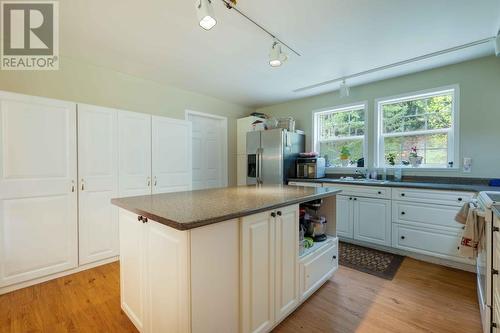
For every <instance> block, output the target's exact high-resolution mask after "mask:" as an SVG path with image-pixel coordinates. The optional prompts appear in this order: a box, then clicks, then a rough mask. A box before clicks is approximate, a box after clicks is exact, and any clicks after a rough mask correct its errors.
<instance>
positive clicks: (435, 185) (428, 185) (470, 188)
mask: <svg viewBox="0 0 500 333" xmlns="http://www.w3.org/2000/svg"><path fill="white" fill-rule="evenodd" d="M288 181H294V182H313V183H332V184H349V185H360V186H382V187H406V188H421V189H432V190H449V191H465V192H481V191H500V187H494V186H488V185H484V184H477V183H471V184H466V183H458V184H457V183H440V182H429V181H425V182H415V181H402V182H395V181H387V182H385V183H363V182H360V181H346V180H342V181H340V180H339V179H336V178H319V179H299V178H293V179H289V180H288Z"/></svg>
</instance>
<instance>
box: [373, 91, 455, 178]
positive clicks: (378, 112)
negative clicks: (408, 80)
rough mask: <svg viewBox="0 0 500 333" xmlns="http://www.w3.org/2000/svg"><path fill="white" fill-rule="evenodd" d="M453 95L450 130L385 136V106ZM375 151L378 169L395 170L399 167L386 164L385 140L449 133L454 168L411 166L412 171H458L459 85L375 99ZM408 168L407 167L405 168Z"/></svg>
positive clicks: (451, 160) (450, 155) (450, 152)
mask: <svg viewBox="0 0 500 333" xmlns="http://www.w3.org/2000/svg"><path fill="white" fill-rule="evenodd" d="M450 92H451V94H452V95H453V100H452V110H451V112H452V114H451V121H452V125H451V128H450V129H435V130H423V131H411V132H403V133H394V134H391V133H389V134H383V133H382V131H383V120H382V106H383V105H385V104H391V103H397V102H404V101H410V100H415V99H420V98H426V97H434V96H442V95H445V94H448V93H450ZM374 110H375V117H374V119H375V122H374V123H375V131H374V133H375V140H374V144H375V147H374V148H375V149H374V159H375V161H374V162H375V163H374V165H375V167H377V168H394V167H398V166H390V165H386V163H385V156H384V138H386V137H400V136H411V135H416V134H424V135H425V134H433V133H435V134H439V133H448V162H453V167H451V168H450V167H448V165H445V166H442V167H438V166H425V165H421V166H420V167H419V168H413V167H411V166H409V167H408V168H410V169H418V170H429V171H430V170H436V171H437V170H457V169H459V168H460V165H459V163H460V158H459V157H460V141H459V134H460V131H459V128H460V126H459V122H460V121H459V120H460V114H459V112H460V86H459V85H458V84H453V85H448V86H442V87H437V88H431V89H426V90H420V91H414V92H408V93H404V94H400V95H396V96H388V97H382V98H377V99H375V105H374ZM403 167H406V166H403Z"/></svg>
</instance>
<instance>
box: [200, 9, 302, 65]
mask: <svg viewBox="0 0 500 333" xmlns="http://www.w3.org/2000/svg"><path fill="white" fill-rule="evenodd" d="M212 1H213V0H195V3H196V11H197V15H198V21H199V23H200V26H201V27H202V28H203V29H205V30H210V29H212V28H213V27H214V26H215V25H216V24H217V20H216V19H215V15H214V10H213V8H212ZM220 1H222V3H223V4H224V6H225V7H226V8H227V9H229V10H232V11H234V12H236V13H238V14H239V15H240V16H242V17H243V18H245V19H246V20H247V21H248V22H250V23H252V24H253V25H255V26H256V27H258V28H259V29H260V30H262V31H264V32H265V33H266V34H268V35H269V36H270V37H271V38H273V39H274V43H273V46H272V48H271V53H270V54H269V64H270V65H271V66H272V67H279V66H281V65H282V64H283V63H284V62H285V61H286V60H287V59H288V55H287V54H286V53H284V52H282V50H281V49H282V46H283V47H285V48H287V49H288V50H289V51H290V52H292V53H294V54H295V55H296V56H298V57H300V53H298V52H297V51H295V50H294V49H293V48H292V47H290V45H288V44H287V43H285V42H284V41H283V40H280V39H279V38H278V37H277V36H276V35H274V34H273V33H271V32H270V31H269V30H267V29H266V28H264V27H263V26H262V25H260V24H259V23H257V22H256V21H255V20H253V19H252V18H251V17H249V16H248V15H247V14H245V13H244V12H242V11H241V10H240V9H239V8H237V7H236V4H237V1H238V0H220Z"/></svg>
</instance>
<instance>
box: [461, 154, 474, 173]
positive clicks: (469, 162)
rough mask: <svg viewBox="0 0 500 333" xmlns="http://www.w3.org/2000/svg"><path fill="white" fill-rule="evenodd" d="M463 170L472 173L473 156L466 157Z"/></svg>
mask: <svg viewBox="0 0 500 333" xmlns="http://www.w3.org/2000/svg"><path fill="white" fill-rule="evenodd" d="M463 171H464V172H466V173H470V172H471V171H472V158H470V157H464V166H463Z"/></svg>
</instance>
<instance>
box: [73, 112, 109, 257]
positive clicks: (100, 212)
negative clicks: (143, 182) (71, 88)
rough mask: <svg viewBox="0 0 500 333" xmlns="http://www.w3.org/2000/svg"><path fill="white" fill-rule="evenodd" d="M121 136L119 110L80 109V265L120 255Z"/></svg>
mask: <svg viewBox="0 0 500 333" xmlns="http://www.w3.org/2000/svg"><path fill="white" fill-rule="evenodd" d="M117 135H118V130H117V110H113V109H107V108H103V107H98V106H90V105H82V104H79V105H78V175H79V177H78V178H79V183H78V188H79V191H80V194H79V224H78V225H79V247H80V252H79V257H80V261H79V262H80V264H86V263H90V262H94V261H97V260H101V259H106V258H110V257H113V256H116V255H118V249H119V244H118V207H116V206H114V205H111V204H110V201H111V198H113V197H116V196H118V142H117Z"/></svg>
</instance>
